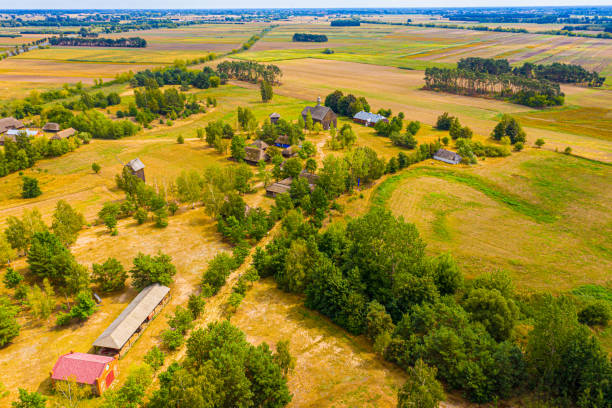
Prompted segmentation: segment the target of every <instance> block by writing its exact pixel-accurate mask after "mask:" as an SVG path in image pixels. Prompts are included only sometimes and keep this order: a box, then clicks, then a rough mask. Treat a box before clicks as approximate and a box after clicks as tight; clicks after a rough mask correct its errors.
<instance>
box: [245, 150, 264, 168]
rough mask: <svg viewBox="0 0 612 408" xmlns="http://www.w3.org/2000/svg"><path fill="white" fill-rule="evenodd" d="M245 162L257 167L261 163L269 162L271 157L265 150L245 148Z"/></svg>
mask: <svg viewBox="0 0 612 408" xmlns="http://www.w3.org/2000/svg"><path fill="white" fill-rule="evenodd" d="M244 153H245V154H244V161H245V162H247V163H248V164H253V165H256V164H258V163H259V162H260V161H262V160H263V161H268V159H269V157H268V155H267V154H266V151H265V150H264V149H260V148H258V147H255V146H252V145H251V146H247V147H245V148H244Z"/></svg>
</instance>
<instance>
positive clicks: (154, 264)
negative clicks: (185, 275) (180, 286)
mask: <svg viewBox="0 0 612 408" xmlns="http://www.w3.org/2000/svg"><path fill="white" fill-rule="evenodd" d="M175 274H176V268H175V266H174V265H173V264H172V258H171V257H170V256H169V255H166V254H163V253H162V252H161V251H159V252H158V253H157V255H156V256H153V257H152V256H151V255H145V254H143V253H140V252H139V253H138V256H136V258H134V266H133V267H132V269H130V275H131V277H132V285H133V286H134V287H135V288H136V289H143V288H144V287H146V286H148V285H151V284H153V283H159V284H160V285H166V286H167V285H170V284H171V283H172V277H173V276H174V275H175Z"/></svg>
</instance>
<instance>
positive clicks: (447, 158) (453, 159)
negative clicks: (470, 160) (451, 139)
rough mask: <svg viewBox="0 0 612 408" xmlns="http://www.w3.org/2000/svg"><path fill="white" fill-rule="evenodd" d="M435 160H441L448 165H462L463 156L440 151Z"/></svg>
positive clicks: (444, 150) (435, 155)
mask: <svg viewBox="0 0 612 408" xmlns="http://www.w3.org/2000/svg"><path fill="white" fill-rule="evenodd" d="M433 158H434V160H439V161H442V162H444V163H448V164H459V163H461V156H459V155H458V154H457V153H455V152H451V151H450V150H446V149H439V150H438V151H437V152H436V153H435V154H434V156H433Z"/></svg>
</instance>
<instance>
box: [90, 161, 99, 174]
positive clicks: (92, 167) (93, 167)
mask: <svg viewBox="0 0 612 408" xmlns="http://www.w3.org/2000/svg"><path fill="white" fill-rule="evenodd" d="M91 169H92V170H93V172H94V173H96V174H98V173H100V170H102V167H100V165H99V164H98V163H96V162H94V163H92V164H91Z"/></svg>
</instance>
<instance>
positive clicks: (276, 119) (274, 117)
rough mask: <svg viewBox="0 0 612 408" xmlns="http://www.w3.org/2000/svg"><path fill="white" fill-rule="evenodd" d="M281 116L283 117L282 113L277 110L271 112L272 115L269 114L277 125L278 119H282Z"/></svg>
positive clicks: (271, 120) (272, 121)
mask: <svg viewBox="0 0 612 408" xmlns="http://www.w3.org/2000/svg"><path fill="white" fill-rule="evenodd" d="M280 117H281V116H280V114H278V113H276V112H274V113H271V114H270V116H269V118H270V122H271V123H272V124H274V125H276V124H277V123H278V120H279V119H280Z"/></svg>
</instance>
